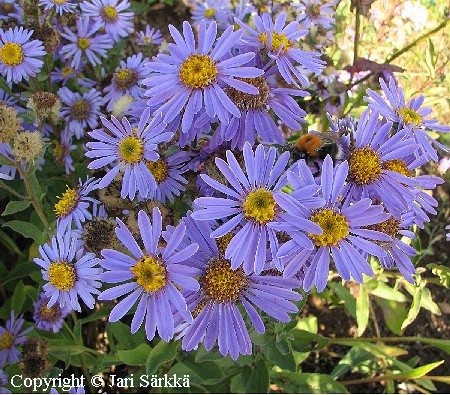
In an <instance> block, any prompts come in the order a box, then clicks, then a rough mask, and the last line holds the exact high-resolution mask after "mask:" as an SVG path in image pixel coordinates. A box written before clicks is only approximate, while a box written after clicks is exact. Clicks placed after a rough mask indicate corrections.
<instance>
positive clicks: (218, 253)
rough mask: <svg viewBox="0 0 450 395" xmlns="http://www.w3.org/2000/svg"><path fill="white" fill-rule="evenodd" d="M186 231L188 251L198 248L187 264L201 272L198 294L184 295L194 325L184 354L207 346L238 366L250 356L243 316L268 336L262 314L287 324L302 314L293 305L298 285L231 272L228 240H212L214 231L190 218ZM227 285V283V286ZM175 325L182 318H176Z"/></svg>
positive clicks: (188, 325)
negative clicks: (191, 246) (190, 247)
mask: <svg viewBox="0 0 450 395" xmlns="http://www.w3.org/2000/svg"><path fill="white" fill-rule="evenodd" d="M182 222H183V223H184V224H185V225H186V228H187V241H186V244H187V245H188V244H189V243H191V242H195V243H197V244H198V245H199V251H198V252H197V253H196V254H195V255H194V256H193V257H192V258H191V259H190V260H189V264H190V265H191V266H192V268H194V269H195V270H196V271H198V276H199V280H198V281H199V283H200V290H199V291H196V292H193V291H184V292H183V294H184V295H185V297H186V301H187V302H188V308H189V310H190V311H191V312H192V315H193V317H194V320H193V321H192V323H186V324H184V325H182V326H181V327H180V329H181V328H182V329H183V332H182V335H183V341H182V348H183V349H184V350H186V351H191V350H195V349H197V347H198V344H199V343H200V342H203V343H204V345H205V348H206V350H208V351H209V350H211V349H212V348H213V347H214V345H215V343H216V342H217V343H218V346H219V351H220V353H221V354H222V355H224V356H226V355H228V354H230V356H231V358H233V359H234V360H236V359H237V358H238V357H239V355H241V354H247V355H250V354H252V343H251V340H250V337H249V334H248V329H247V324H246V322H245V321H244V318H243V316H242V313H244V312H245V314H246V315H247V316H248V318H249V319H250V323H251V325H252V326H253V327H254V328H255V330H256V332H258V333H260V334H262V333H264V332H265V326H264V323H263V321H262V319H261V316H260V313H259V312H258V311H257V310H256V309H255V307H256V308H258V309H260V310H262V311H263V312H265V313H267V314H268V315H270V316H271V317H273V318H275V319H276V320H278V321H282V322H289V321H290V320H291V318H290V317H289V313H296V312H297V311H298V309H297V306H295V304H294V303H292V301H297V300H300V299H301V296H300V295H299V294H298V293H297V292H294V291H292V289H294V288H298V287H299V285H300V283H299V282H298V281H297V280H294V279H283V278H282V277H280V276H272V275H268V274H263V273H262V274H261V275H259V276H258V275H255V274H254V273H249V274H246V273H245V272H244V270H243V269H242V268H235V269H233V268H232V265H231V262H230V261H229V260H228V259H225V257H224V256H223V252H224V250H225V249H226V244H227V242H229V240H230V238H229V237H226V236H225V237H224V238H220V239H214V238H212V237H211V236H212V229H211V226H210V225H209V223H208V222H206V221H195V220H194V219H193V218H192V216H188V217H186V218H184V219H183V220H182ZM224 279H226V280H224ZM176 320H177V323H178V322H181V321H182V317H179V316H176Z"/></svg>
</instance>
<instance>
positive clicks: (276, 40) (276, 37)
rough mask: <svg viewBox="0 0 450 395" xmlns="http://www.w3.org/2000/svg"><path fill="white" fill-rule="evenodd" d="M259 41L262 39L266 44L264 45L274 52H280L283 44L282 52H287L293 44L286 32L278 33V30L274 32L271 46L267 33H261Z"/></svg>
mask: <svg viewBox="0 0 450 395" xmlns="http://www.w3.org/2000/svg"><path fill="white" fill-rule="evenodd" d="M259 41H261V42H262V43H263V44H264V46H265V47H266V48H267V49H268V50H270V51H272V52H278V51H279V50H280V47H281V46H283V49H282V50H281V53H285V52H286V51H288V50H289V49H290V48H291V46H292V42H291V40H289V39H288V38H287V37H286V35H285V34H284V33H281V34H278V33H276V32H272V46H271V47H269V43H268V42H267V33H262V34H260V35H259Z"/></svg>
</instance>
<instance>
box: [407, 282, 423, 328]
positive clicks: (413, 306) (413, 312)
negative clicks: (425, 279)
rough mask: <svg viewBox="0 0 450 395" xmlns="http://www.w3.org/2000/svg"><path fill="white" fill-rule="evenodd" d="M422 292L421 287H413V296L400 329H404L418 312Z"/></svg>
mask: <svg viewBox="0 0 450 395" xmlns="http://www.w3.org/2000/svg"><path fill="white" fill-rule="evenodd" d="M422 292H423V288H421V287H416V288H415V294H414V296H413V301H412V304H411V308H410V309H409V311H408V315H407V316H406V319H405V321H403V324H402V329H405V328H406V327H407V326H408V325H409V324H411V323H412V322H413V321H414V320H415V319H416V317H417V314H419V310H420V304H421V301H422Z"/></svg>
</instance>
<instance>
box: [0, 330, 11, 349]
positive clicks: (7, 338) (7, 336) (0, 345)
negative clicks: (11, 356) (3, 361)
mask: <svg viewBox="0 0 450 395" xmlns="http://www.w3.org/2000/svg"><path fill="white" fill-rule="evenodd" d="M13 344H14V336H13V335H12V334H11V333H9V332H8V331H5V332H3V335H2V337H1V338H0V350H9V349H10V348H11V347H12V346H13Z"/></svg>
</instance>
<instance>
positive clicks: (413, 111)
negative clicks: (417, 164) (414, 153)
mask: <svg viewBox="0 0 450 395" xmlns="http://www.w3.org/2000/svg"><path fill="white" fill-rule="evenodd" d="M380 85H381V88H382V89H383V92H384V94H385V95H386V98H387V101H385V100H384V99H383V98H382V97H381V96H380V95H379V94H378V93H377V92H374V91H373V90H371V89H368V90H367V94H368V96H367V97H365V99H366V100H367V101H368V103H369V108H371V109H373V110H376V111H378V112H379V113H380V114H381V115H383V116H384V117H386V118H387V119H389V120H390V121H392V122H398V124H399V129H402V128H403V129H404V130H405V131H407V133H408V135H409V136H410V137H412V138H414V139H415V141H416V143H417V144H418V145H419V147H420V152H419V155H420V154H422V153H425V154H426V156H427V157H428V159H432V160H434V161H435V162H437V160H438V156H437V151H436V150H435V149H434V148H433V147H432V145H431V143H434V144H435V145H437V146H438V147H439V148H441V149H442V150H444V151H445V152H448V147H446V146H445V145H443V144H440V143H439V142H437V141H436V140H435V139H433V138H432V137H431V136H430V135H429V134H428V133H427V132H426V130H425V129H431V130H435V131H437V132H450V126H444V125H438V124H437V123H438V120H437V119H425V118H426V117H427V116H428V115H430V113H431V111H432V109H431V107H423V108H421V107H422V104H423V102H424V100H425V97H424V96H423V95H420V96H419V97H418V98H416V99H414V98H412V99H411V100H410V101H409V103H408V104H406V101H405V97H404V94H403V89H402V88H401V87H396V86H395V80H394V79H393V78H390V80H389V86H387V85H386V83H385V82H384V81H383V79H382V78H380Z"/></svg>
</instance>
